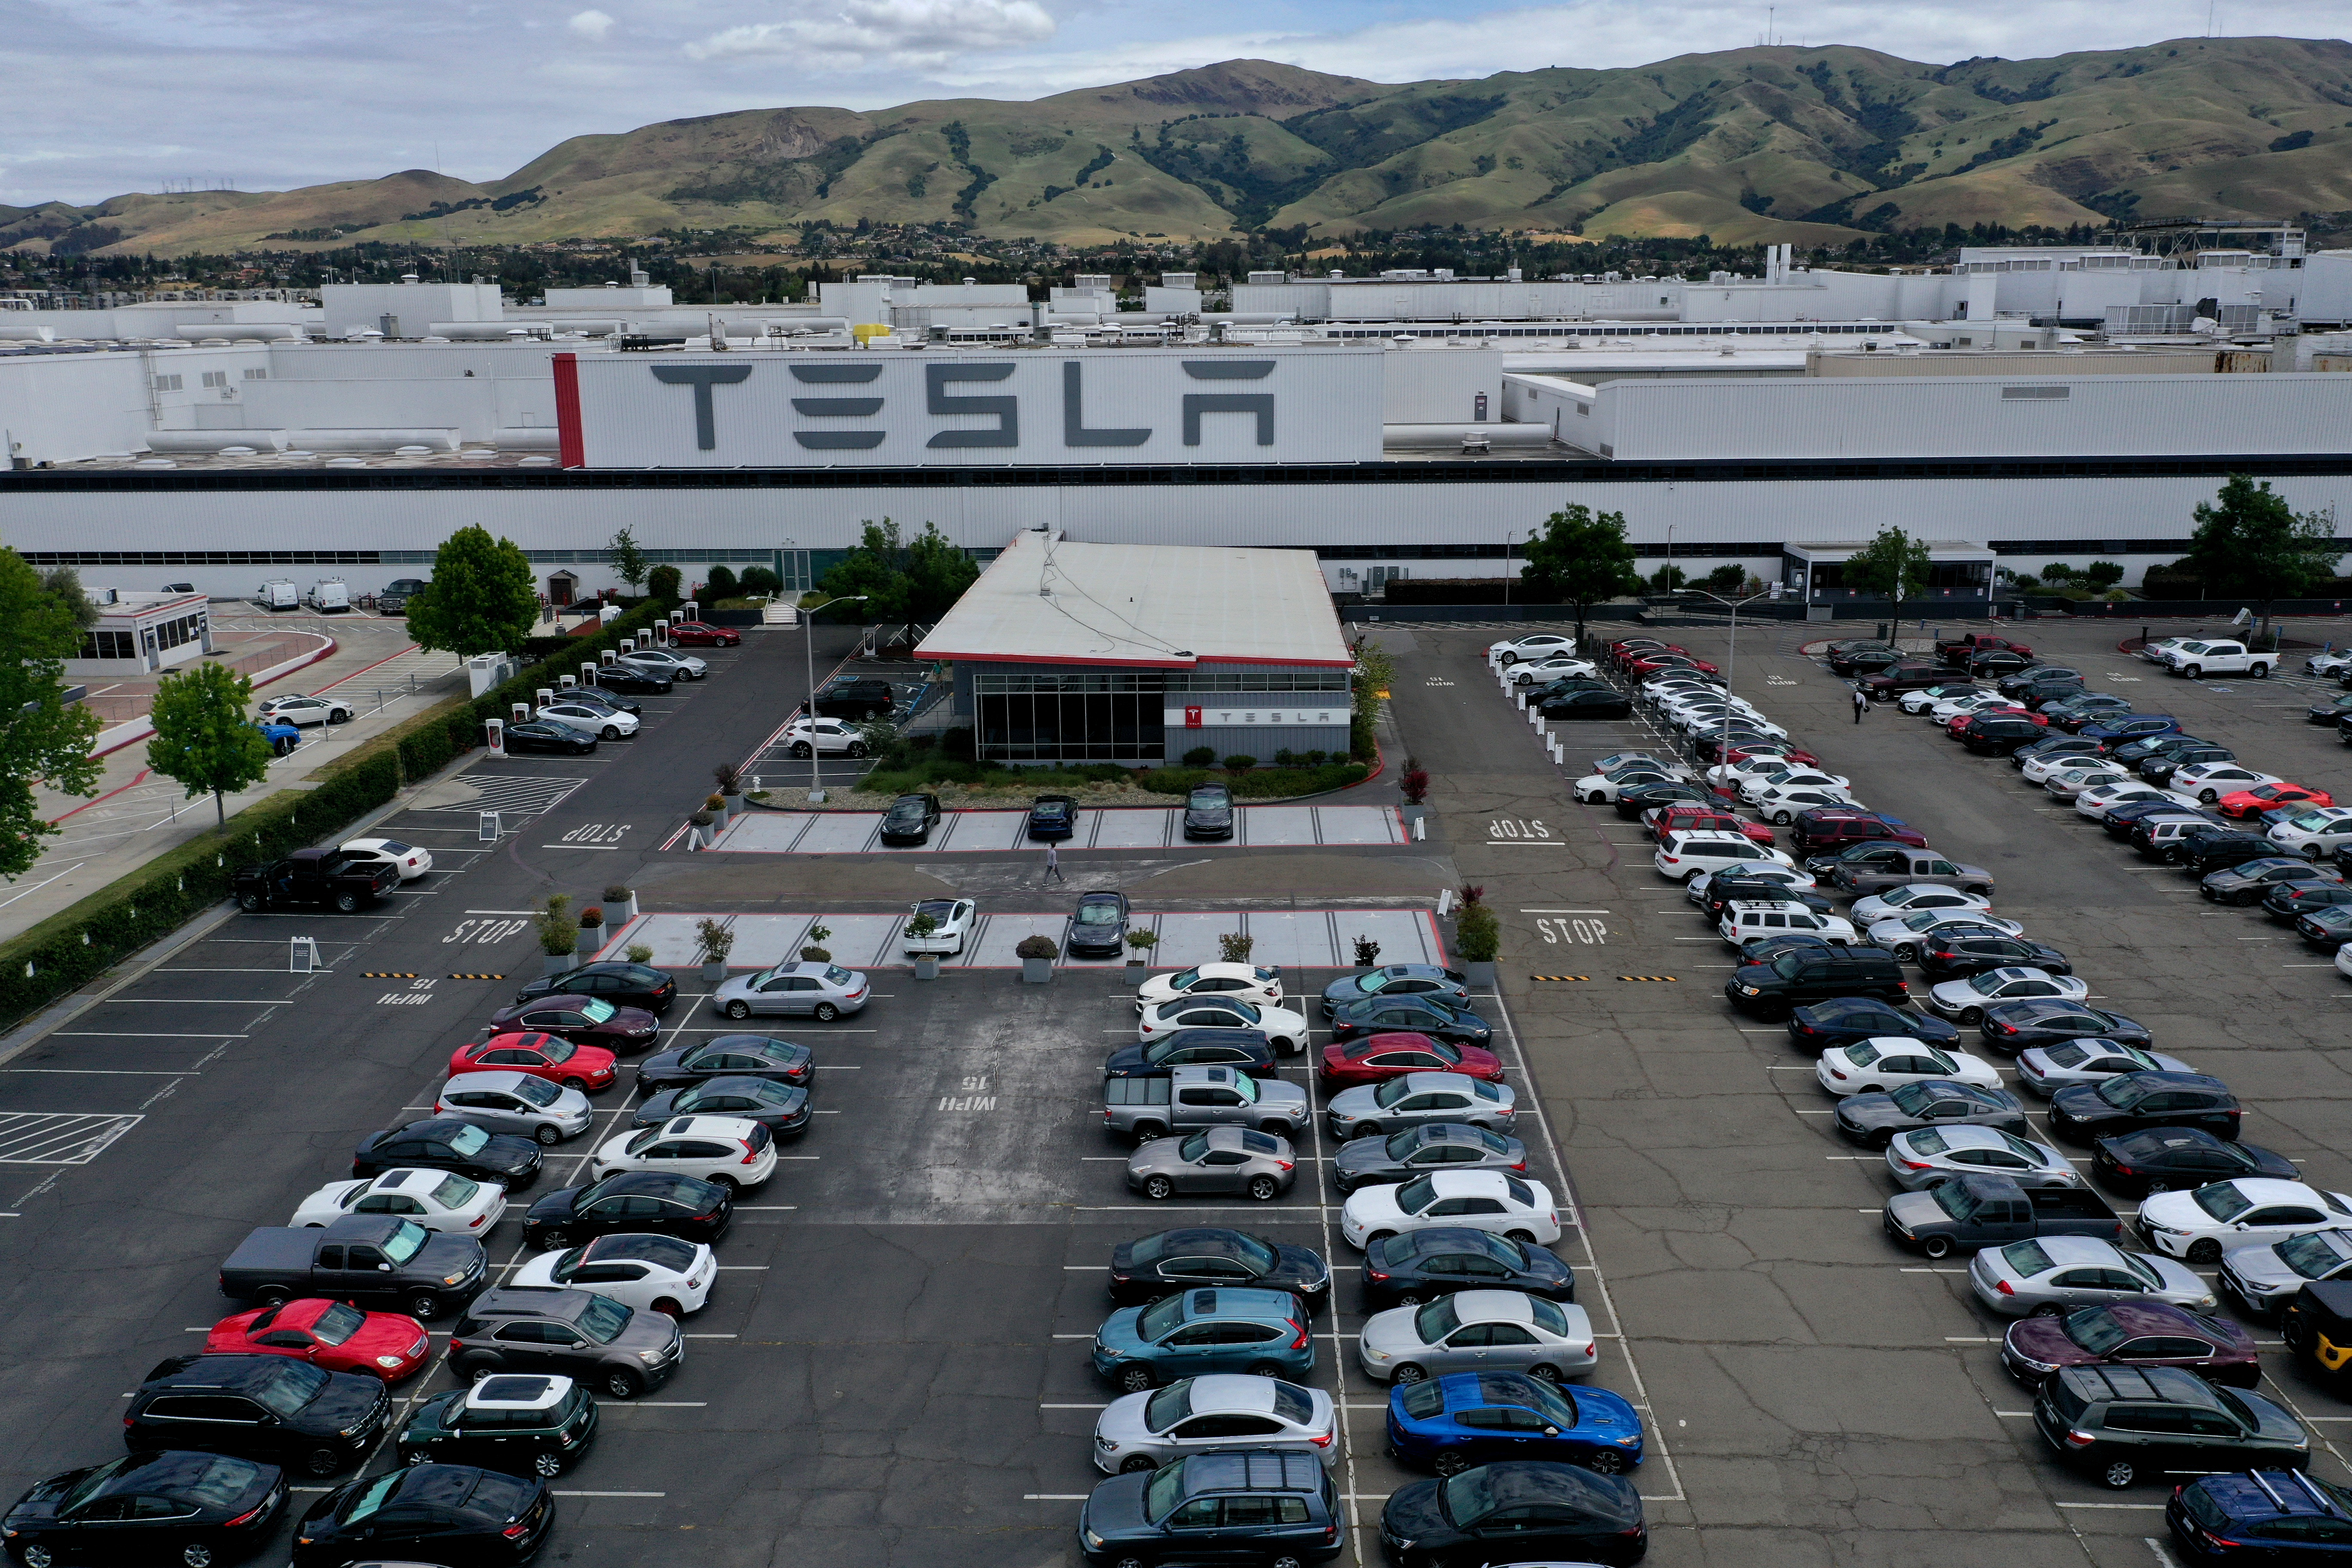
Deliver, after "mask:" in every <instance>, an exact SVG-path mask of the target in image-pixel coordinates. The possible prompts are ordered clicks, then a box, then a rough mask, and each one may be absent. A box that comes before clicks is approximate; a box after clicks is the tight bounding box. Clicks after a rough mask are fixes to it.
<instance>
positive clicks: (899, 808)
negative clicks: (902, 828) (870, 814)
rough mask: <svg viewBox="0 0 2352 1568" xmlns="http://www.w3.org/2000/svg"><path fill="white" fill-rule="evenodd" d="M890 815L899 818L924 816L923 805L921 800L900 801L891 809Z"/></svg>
mask: <svg viewBox="0 0 2352 1568" xmlns="http://www.w3.org/2000/svg"><path fill="white" fill-rule="evenodd" d="M890 815H891V816H898V817H906V816H922V815H923V803H922V802H921V801H919V800H902V801H899V802H898V803H897V804H896V805H892V806H891V807H890Z"/></svg>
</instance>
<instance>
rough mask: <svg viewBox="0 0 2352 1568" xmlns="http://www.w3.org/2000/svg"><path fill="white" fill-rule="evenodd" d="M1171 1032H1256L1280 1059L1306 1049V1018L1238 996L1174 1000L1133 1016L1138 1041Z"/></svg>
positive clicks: (1143, 1010)
mask: <svg viewBox="0 0 2352 1568" xmlns="http://www.w3.org/2000/svg"><path fill="white" fill-rule="evenodd" d="M1174 1029H1257V1030H1261V1031H1263V1032H1264V1033H1265V1038H1266V1043H1267V1044H1268V1045H1270V1046H1272V1047H1274V1048H1275V1049H1276V1051H1278V1052H1280V1053H1281V1054H1282V1055H1284V1056H1288V1055H1290V1054H1291V1053H1292V1052H1294V1051H1302V1050H1305V1049H1306V1048H1307V1015H1306V1014H1304V1013H1294V1012H1292V1011H1291V1010H1290V1009H1289V1008H1287V1007H1261V1006H1259V1005H1257V1004H1255V1003H1254V1002H1244V1001H1243V1000H1242V999H1241V998H1240V997H1238V996H1178V997H1175V998H1174V999H1172V1000H1171V1001H1167V1002H1155V1003H1152V1004H1151V1005H1149V1006H1146V1007H1144V1008H1142V1009H1141V1010H1140V1011H1139V1012H1138V1013H1137V1015H1136V1019H1135V1035H1136V1038H1138V1039H1139V1040H1155V1039H1158V1038H1159V1037H1160V1036H1162V1035H1165V1034H1167V1033H1169V1032H1170V1031H1171V1030H1174Z"/></svg>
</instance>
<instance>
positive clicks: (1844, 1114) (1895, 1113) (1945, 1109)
mask: <svg viewBox="0 0 2352 1568" xmlns="http://www.w3.org/2000/svg"><path fill="white" fill-rule="evenodd" d="M1832 1125H1833V1126H1835V1127H1836V1128H1837V1131H1838V1136H1840V1137H1842V1138H1844V1139H1846V1140H1847V1141H1848V1142H1854V1143H1859V1144H1861V1145H1863V1146H1864V1148H1868V1149H1885V1147H1887V1145H1888V1144H1890V1143H1891V1142H1894V1140H1895V1137H1896V1136H1897V1135H1898V1134H1900V1133H1905V1132H1914V1131H1918V1130H1919V1129H1921V1128H1923V1127H1990V1128H1994V1129H1997V1130H1998V1131H2003V1132H2013V1133H2015V1134H2017V1135H2018V1136H2019V1137H2021V1138H2022V1137H2026V1136H2029V1135H2031V1133H2032V1126H2031V1125H2030V1124H2029V1123H2028V1122H2027V1121H2026V1120H2025V1108H2024V1107H2023V1106H2021V1105H2020V1104H2019V1103H2018V1100H2017V1096H2015V1095H2013V1094H2011V1093H2010V1091H2009V1090H2007V1089H1982V1088H1979V1087H1978V1086H1976V1085H1974V1084H1966V1083H1953V1082H1950V1081H1949V1080H1941V1081H1933V1082H1922V1083H1906V1084H1904V1085H1901V1086H1900V1087H1898V1088H1896V1089H1892V1090H1890V1091H1888V1092H1887V1093H1885V1094H1853V1095H1848V1096H1847V1097H1846V1098H1845V1099H1843V1100H1839V1101H1838V1103H1837V1111H1836V1120H1835V1121H1833V1122H1832Z"/></svg>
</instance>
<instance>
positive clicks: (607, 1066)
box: [449, 1034, 621, 1094]
mask: <svg viewBox="0 0 2352 1568" xmlns="http://www.w3.org/2000/svg"><path fill="white" fill-rule="evenodd" d="M620 1070H621V1069H620V1063H619V1062H618V1060H617V1059H616V1058H614V1055H613V1053H612V1052H610V1051H608V1050H606V1049H605V1048H604V1047H602V1046H575V1045H573V1044H572V1042H571V1041H570V1040H560V1039H558V1038H556V1037H554V1036H553V1035H541V1034H528V1035H492V1036H491V1037H489V1038H488V1039H487V1040H484V1041H483V1042H482V1043H481V1044H479V1045H474V1046H459V1047H457V1049H456V1050H454V1051H452V1052H450V1053H449V1076H450V1077H451V1078H455V1077H457V1075H458V1074H459V1073H464V1072H527V1073H529V1074H530V1076H531V1077H533V1078H543V1079H546V1080H547V1081H548V1082H550V1083H560V1084H562V1086H563V1087H564V1088H566V1089H578V1090H580V1091H581V1092H582V1093H583V1094H593V1093H595V1092H596V1091H597V1090H598V1089H610V1088H612V1087H613V1079H614V1078H615V1077H617V1076H618V1075H619V1073H620Z"/></svg>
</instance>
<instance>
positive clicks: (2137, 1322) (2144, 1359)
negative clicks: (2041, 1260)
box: [2000, 1301, 2263, 1388]
mask: <svg viewBox="0 0 2352 1568" xmlns="http://www.w3.org/2000/svg"><path fill="white" fill-rule="evenodd" d="M2000 1364H2001V1367H2002V1369H2003V1370H2004V1371H2006V1372H2007V1373H2009V1375H2010V1376H2011V1377H2013V1378H2015V1379H2017V1381H2018V1382H2020V1383H2021V1384H2025V1385H2026V1386H2027V1387H2028V1388H2039V1387H2041V1386H2042V1384H2044V1383H2046V1382H2048V1381H2049V1380H2050V1379H2051V1378H2052V1377H2053V1376H2055V1375H2056V1374H2057V1373H2061V1372H2063V1371H2064V1370H2065V1369H2066V1368H2068V1367H2070V1366H2116V1365H2123V1366H2172V1367H2179V1369H2181V1370H2182V1371H2183V1372H2192V1373H2196V1374H2197V1375H2198V1376H2200V1377H2202V1378H2205V1379H2207V1380H2208V1381H2210V1382H2213V1383H2221V1384H2229V1385H2230V1386H2231V1387H2233V1388H2252V1387H2254V1386H2255V1385H2256V1384H2259V1383H2261V1382H2262V1378H2263V1363H2262V1359H2261V1357H2260V1356H2259V1354H2257V1352H2255V1350H2254V1336H2253V1335H2252V1334H2250V1333H2248V1332H2247V1331H2245V1330H2244V1329H2243V1328H2242V1327H2240V1326H2239V1325H2238V1324H2236V1323H2232V1322H2231V1321H2228V1320H2226V1319H2223V1318H2207V1317H2200V1316H2199V1315H2198V1314H2197V1313H2195V1312H2189V1311H2183V1310H2181V1309H2180V1308H2179V1307H2170V1306H2167V1305H2165V1304H2164V1303H2163V1302H2160V1301H2118V1302H2116V1303H2115V1304H2114V1305H2112V1306H2106V1307H2081V1308H2077V1309H2076V1310H2074V1311H2072V1312H2066V1313H2063V1314H2061V1315H2059V1316H2055V1317H2039V1318H2020V1319H2018V1320H2017V1321H2015V1322H2013V1323H2011V1324H2010V1326H2009V1331H2008V1332H2007V1333H2006V1334H2005V1335H2003V1336H2002V1338H2001V1343H2000Z"/></svg>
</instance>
